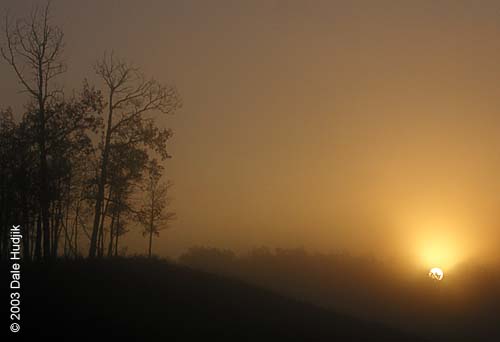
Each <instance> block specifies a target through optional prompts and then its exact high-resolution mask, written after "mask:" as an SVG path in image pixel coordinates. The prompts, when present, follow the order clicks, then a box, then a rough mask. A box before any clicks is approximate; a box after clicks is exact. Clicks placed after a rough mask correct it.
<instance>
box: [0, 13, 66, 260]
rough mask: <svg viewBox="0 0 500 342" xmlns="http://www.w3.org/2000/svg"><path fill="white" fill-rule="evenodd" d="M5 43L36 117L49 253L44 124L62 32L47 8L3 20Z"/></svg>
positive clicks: (60, 65)
mask: <svg viewBox="0 0 500 342" xmlns="http://www.w3.org/2000/svg"><path fill="white" fill-rule="evenodd" d="M4 35H5V43H4V44H3V45H2V47H1V48H0V53H1V55H2V57H3V59H4V60H5V61H7V63H8V64H9V65H10V66H11V67H12V69H13V70H14V72H15V74H16V76H17V78H18V80H19V81H20V83H21V85H22V87H23V89H24V91H25V92H27V93H28V95H29V96H30V97H31V99H32V102H33V106H34V109H35V111H36V116H37V139H36V140H37V144H38V149H39V162H40V167H39V182H40V191H39V204H40V208H41V224H42V231H43V254H44V257H49V256H50V253H51V246H50V241H51V232H50V222H49V198H48V183H49V180H48V170H47V146H46V143H47V141H46V140H47V127H46V126H47V121H48V120H49V119H50V114H49V115H48V113H47V111H46V108H47V104H48V102H49V101H51V100H52V99H55V98H56V97H57V96H58V94H59V93H60V90H59V89H57V87H55V86H54V82H53V81H54V79H55V78H56V77H57V76H59V75H61V74H62V73H64V72H65V71H66V66H65V64H64V61H63V59H62V52H63V47H64V43H63V37H64V34H63V32H62V30H61V29H60V28H59V27H58V26H55V25H52V24H51V21H50V5H49V4H47V5H46V6H45V8H43V9H40V8H38V7H35V8H34V9H33V10H32V12H31V15H30V16H29V17H28V18H26V19H20V20H17V21H16V22H15V23H12V22H11V20H10V18H9V16H8V15H6V17H5V27H4Z"/></svg>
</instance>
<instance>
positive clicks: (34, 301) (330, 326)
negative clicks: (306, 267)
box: [2, 258, 419, 341]
mask: <svg viewBox="0 0 500 342" xmlns="http://www.w3.org/2000/svg"><path fill="white" fill-rule="evenodd" d="M2 272H3V273H4V274H8V269H7V268H5V267H3V270H2ZM22 277H23V278H22V288H23V291H22V304H21V306H22V328H21V329H22V332H23V335H26V334H27V333H29V334H30V335H37V336H58V337H61V338H64V340H70V341H71V340H74V339H75V338H79V337H82V336H84V337H87V338H90V337H93V338H96V339H98V340H103V338H104V337H119V336H127V337H133V338H135V339H136V340H141V341H147V340H158V341H160V340H166V339H168V340H171V341H172V340H176V341H186V340H188V341H189V340H197V341H199V340H200V339H203V340H214V341H244V340H245V341H262V340H273V341H277V340H283V341H290V340H295V341H417V340H419V339H418V338H415V337H412V336H408V335H405V334H403V333H400V332H397V331H394V330H391V329H389V328H386V327H384V326H380V325H377V324H371V323H367V322H363V321H360V320H357V319H354V318H350V317H347V316H342V315H339V314H336V313H333V312H330V311H327V310H325V309H321V308H318V307H315V306H313V305H309V304H305V303H301V302H298V301H295V300H292V299H289V298H286V297H283V296H280V295H276V294H274V293H272V292H269V291H265V290H262V289H260V288H257V287H253V286H250V285H247V284H245V283H243V282H240V281H236V280H232V279H229V278H224V277H220V276H215V275H211V274H208V273H203V272H200V271H194V270H191V269H188V268H184V267H179V266H175V265H171V264H169V263H167V262H164V261H158V260H153V261H149V260H146V259H142V258H137V259H113V260H98V261H97V260H96V261H89V260H84V261H58V262H56V263H51V264H32V265H28V264H25V265H23V270H22ZM3 307H5V306H3ZM4 321H5V320H4ZM4 331H5V330H4ZM18 337H19V336H18Z"/></svg>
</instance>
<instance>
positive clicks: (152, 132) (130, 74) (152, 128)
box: [89, 54, 181, 257]
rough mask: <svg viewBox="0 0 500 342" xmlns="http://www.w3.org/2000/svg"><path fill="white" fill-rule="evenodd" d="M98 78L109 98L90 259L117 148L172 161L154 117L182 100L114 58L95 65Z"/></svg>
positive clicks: (167, 134)
mask: <svg viewBox="0 0 500 342" xmlns="http://www.w3.org/2000/svg"><path fill="white" fill-rule="evenodd" d="M95 71H96V73H97V75H98V76H99V77H100V78H101V80H102V81H103V82H104V85H105V87H106V95H107V103H106V107H107V113H106V120H105V123H106V124H105V127H104V130H103V141H102V143H101V145H100V149H101V157H100V165H99V170H98V175H97V191H96V197H95V205H94V221H93V225H92V233H91V237H90V246H89V257H95V256H96V254H97V251H98V237H99V229H100V225H101V222H102V219H103V215H104V213H103V203H104V199H105V193H106V191H108V192H109V191H110V189H109V187H108V185H109V177H108V172H109V163H110V155H111V153H112V150H113V148H114V147H115V146H125V147H129V148H139V149H143V150H146V149H152V150H153V151H154V152H156V153H158V154H159V155H160V156H161V158H162V159H166V158H168V157H169V155H168V153H167V151H166V143H167V140H168V139H169V138H170V137H171V136H172V132H171V130H169V129H159V128H158V127H157V126H156V125H155V121H154V118H153V117H151V116H148V115H150V114H151V113H155V112H156V113H158V112H159V113H162V114H170V113H173V112H174V111H175V110H176V109H177V108H179V107H180V104H181V103H180V99H179V96H178V94H177V91H176V89H175V88H173V87H168V86H164V85H162V84H160V83H158V82H157V81H155V80H154V79H150V80H147V79H145V77H144V75H143V74H142V73H141V72H140V71H139V69H137V68H134V67H132V66H130V65H129V64H127V63H126V62H124V61H122V60H120V59H118V58H115V57H114V55H113V54H111V55H110V56H106V55H105V56H104V57H103V59H101V60H100V61H98V62H97V64H96V65H95Z"/></svg>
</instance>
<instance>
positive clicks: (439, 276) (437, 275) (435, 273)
mask: <svg viewBox="0 0 500 342" xmlns="http://www.w3.org/2000/svg"><path fill="white" fill-rule="evenodd" d="M443 276H444V272H443V270H442V269H440V268H439V267H433V268H431V270H430V271H429V277H431V278H432V279H434V280H443Z"/></svg>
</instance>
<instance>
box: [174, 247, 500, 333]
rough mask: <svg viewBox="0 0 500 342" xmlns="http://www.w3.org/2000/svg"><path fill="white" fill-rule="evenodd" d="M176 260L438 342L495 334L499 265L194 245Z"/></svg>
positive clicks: (498, 328) (498, 330) (499, 302)
mask: <svg viewBox="0 0 500 342" xmlns="http://www.w3.org/2000/svg"><path fill="white" fill-rule="evenodd" d="M179 262H180V263H182V264H184V265H187V266H190V267H192V268H195V269H200V270H204V271H207V272H211V273H218V274H222V275H226V276H236V277H238V278H240V279H243V280H245V281H247V282H250V283H253V284H257V285H259V286H262V287H265V288H269V289H272V290H274V291H276V292H280V293H284V294H286V295H289V296H293V297H295V298H299V299H301V300H304V301H307V302H312V303H315V304H317V305H320V306H325V307H328V308H333V309H335V310H338V311H339V312H346V313H350V314H352V315H355V316H357V317H362V318H365V319H369V320H375V321H380V322H384V323H387V324H390V325H393V326H394V327H398V328H404V329H406V330H408V331H411V332H414V333H420V334H422V335H423V336H429V337H432V338H436V339H437V340H446V341H449V340H453V341H455V340H466V341H468V340H471V341H472V340H481V341H490V340H491V341H498V340H500V326H499V325H498V317H500V268H499V267H498V266H497V267H493V266H490V267H485V266H478V265H473V264H469V263H465V264H461V265H457V266H455V267H454V268H452V269H450V270H445V277H444V279H443V280H442V281H440V282H439V281H435V280H432V279H430V278H429V277H428V276H427V272H428V270H426V269H424V268H422V269H420V270H416V269H414V268H409V267H408V266H407V268H405V267H403V265H402V263H399V264H396V263H395V262H388V261H381V260H379V259H377V258H374V257H359V256H352V255H349V254H347V253H318V252H308V251H306V250H303V249H270V248H266V247H262V248H257V249H254V250H251V251H249V252H247V253H243V254H236V253H234V252H232V251H231V250H225V249H218V248H211V247H202V246H201V247H200V246H199V247H193V248H191V249H190V250H188V251H187V252H186V253H184V254H183V255H181V256H180V257H179Z"/></svg>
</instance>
